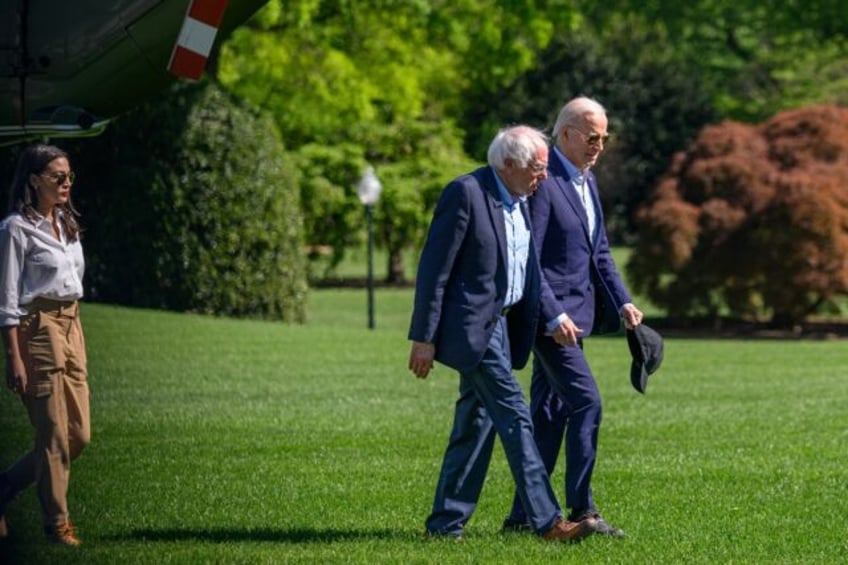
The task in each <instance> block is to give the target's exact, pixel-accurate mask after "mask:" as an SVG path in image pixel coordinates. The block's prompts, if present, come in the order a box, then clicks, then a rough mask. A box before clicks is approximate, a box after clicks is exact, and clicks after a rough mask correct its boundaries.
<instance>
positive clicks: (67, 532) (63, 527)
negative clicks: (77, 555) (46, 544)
mask: <svg viewBox="0 0 848 565" xmlns="http://www.w3.org/2000/svg"><path fill="white" fill-rule="evenodd" d="M44 533H45V534H46V535H47V539H49V540H50V541H52V542H53V543H57V544H60V545H72V546H77V545H80V544H81V543H82V540H81V539H79V538H78V537H77V534H76V532H75V531H74V525H73V524H72V523H71V522H65V523H64V524H59V525H58V526H54V527H52V528H44Z"/></svg>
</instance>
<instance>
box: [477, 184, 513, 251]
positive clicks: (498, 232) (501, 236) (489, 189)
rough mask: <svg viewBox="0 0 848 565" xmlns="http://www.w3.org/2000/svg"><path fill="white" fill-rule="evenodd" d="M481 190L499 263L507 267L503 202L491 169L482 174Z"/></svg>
mask: <svg viewBox="0 0 848 565" xmlns="http://www.w3.org/2000/svg"><path fill="white" fill-rule="evenodd" d="M482 180H483V182H482V186H483V190H484V191H485V192H486V193H488V194H486V203H487V205H488V209H489V219H490V220H491V221H492V226H493V227H494V228H495V239H496V240H497V244H498V252H499V253H500V256H501V263H502V264H503V265H504V266H506V265H507V260H508V259H507V253H506V222H505V221H504V210H503V202H501V196H500V192H499V191H498V184H497V181H496V180H495V172H494V170H492V168H491V167H487V168H486V170H485V173H484V174H483V179H482Z"/></svg>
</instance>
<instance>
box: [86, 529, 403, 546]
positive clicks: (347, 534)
mask: <svg viewBox="0 0 848 565" xmlns="http://www.w3.org/2000/svg"><path fill="white" fill-rule="evenodd" d="M414 537H415V536H414V535H413V534H410V533H409V532H402V531H396V530H316V529H312V528H294V529H282V528H281V529H270V528H257V529H241V530H236V529H227V528H222V529H180V528H174V529H164V530H156V529H150V528H145V529H140V530H133V531H131V532H128V533H122V534H114V535H107V536H104V537H103V539H109V540H112V541H130V540H134V541H148V542H180V541H193V542H208V543H232V542H276V543H293V544H309V543H327V542H339V541H362V540H392V539H395V540H397V539H403V540H409V539H413V538H414Z"/></svg>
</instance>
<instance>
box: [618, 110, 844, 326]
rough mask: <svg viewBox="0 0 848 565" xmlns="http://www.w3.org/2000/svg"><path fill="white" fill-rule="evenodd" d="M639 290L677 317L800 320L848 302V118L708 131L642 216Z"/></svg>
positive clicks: (830, 113)
mask: <svg viewBox="0 0 848 565" xmlns="http://www.w3.org/2000/svg"><path fill="white" fill-rule="evenodd" d="M639 220H640V227H641V228H642V231H641V233H640V238H639V244H638V246H637V248H636V249H635V251H634V253H633V255H631V258H630V261H629V263H628V274H629V275H630V280H631V282H632V283H633V287H634V289H635V290H636V291H637V292H639V293H643V294H645V295H647V296H648V297H650V298H651V300H653V301H654V302H655V303H656V304H658V305H660V306H662V307H664V308H666V309H667V310H668V313H669V314H670V315H672V316H674V317H683V316H690V315H710V316H717V315H718V314H720V313H722V310H723V309H725V308H726V309H727V310H729V312H730V313H731V314H733V315H736V316H752V317H771V319H772V321H773V322H774V323H775V325H779V326H788V325H792V324H798V323H800V322H803V321H804V319H805V318H806V317H807V316H810V315H811V314H814V313H823V311H826V307H827V306H831V307H832V308H833V309H834V310H835V308H836V306H835V303H834V299H835V298H837V297H839V296H845V295H848V262H846V260H845V258H846V257H848V110H846V109H845V108H838V107H834V106H818V107H811V108H802V109H799V110H794V111H790V112H783V113H781V114H778V115H777V116H775V117H774V118H772V119H771V120H769V121H768V122H767V123H765V124H763V125H761V126H749V125H745V124H740V123H734V122H726V123H723V124H720V125H717V126H711V127H709V128H706V129H704V131H703V132H702V133H701V134H700V135H699V136H698V138H697V140H696V141H695V143H693V144H692V146H691V147H690V148H689V150H688V151H686V153H681V154H679V155H678V156H677V157H676V158H675V161H674V165H673V166H672V168H671V170H670V171H669V173H668V175H667V176H666V178H665V179H664V180H663V182H662V183H660V185H659V187H658V189H657V191H656V193H655V195H654V197H653V200H652V201H651V202H650V203H649V204H648V205H646V206H645V207H644V208H643V209H642V210H641V211H640V214H639Z"/></svg>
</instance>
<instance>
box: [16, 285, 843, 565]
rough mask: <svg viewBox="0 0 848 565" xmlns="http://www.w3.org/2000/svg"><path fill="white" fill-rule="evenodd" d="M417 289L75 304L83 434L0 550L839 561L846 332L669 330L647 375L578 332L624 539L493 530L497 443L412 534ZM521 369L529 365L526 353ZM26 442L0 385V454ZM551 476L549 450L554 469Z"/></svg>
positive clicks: (442, 433)
mask: <svg viewBox="0 0 848 565" xmlns="http://www.w3.org/2000/svg"><path fill="white" fill-rule="evenodd" d="M411 297H412V292H411V291H410V290H385V289H379V290H378V291H377V295H376V299H377V300H376V306H377V329H376V330H375V331H369V330H368V329H366V303H365V292H364V291H363V290H322V291H314V292H312V293H311V295H310V312H311V317H310V323H309V324H308V325H305V326H287V325H283V324H276V323H267V322H257V321H239V320H229V319H216V318H209V317H201V316H194V315H180V314H173V313H161V312H153V311H144V310H131V309H125V308H117V307H110V306H104V305H94V304H86V305H85V306H84V310H83V316H84V323H85V326H86V331H87V338H88V350H89V357H90V372H91V385H92V390H93V400H92V403H93V409H92V411H93V443H92V445H91V446H90V448H89V449H88V451H87V452H86V453H85V454H84V455H83V456H82V457H81V458H80V459H79V460H78V461H77V462H76V463H75V465H74V467H73V480H72V485H71V487H72V489H71V496H70V498H71V509H72V513H73V518H74V519H75V521H76V522H77V523H78V525H79V527H80V530H81V535H82V537H83V539H84V541H85V543H84V545H83V546H82V547H80V548H76V549H71V548H63V547H51V546H47V545H45V543H44V541H43V539H42V536H41V532H40V518H39V510H38V505H37V502H36V500H35V496H34V494H33V491H32V489H30V490H28V491H26V492H25V493H24V494H23V495H22V497H21V498H19V499H18V500H17V501H16V502H15V503H14V504H13V506H12V507H11V509H10V511H9V520H10V522H11V528H12V530H13V535H12V537H11V539H9V540H7V541H6V542H5V543H3V544H0V563H22V564H24V563H26V564H29V563H103V564H122V563H124V564H131V563H132V564H134V563H151V564H158V563H192V564H193V563H245V564H247V563H250V564H253V563H310V564H311V563H528V564H530V563H533V564H535V563H540V562H549V561H556V562H564V563H651V564H653V563H837V562H845V561H846V559H848V541H846V539H848V536H846V533H848V529H846V528H848V526H846V516H848V486H846V485H848V471H846V470H845V465H846V448H848V413H846V406H848V386H846V381H845V378H846V374H848V373H846V369H848V367H846V365H848V342H846V341H730V340H720V341H707V340H686V339H673V340H668V341H667V343H666V359H665V363H664V365H663V367H662V369H661V370H660V372H659V373H658V374H656V375H654V376H653V377H651V379H652V380H651V382H650V384H649V387H648V393H647V394H646V395H644V396H642V395H639V394H637V393H636V392H635V391H634V390H633V389H632V388H631V387H630V384H629V380H628V368H629V359H628V353H627V348H626V345H625V343H624V340H623V339H622V338H621V337H620V336H618V337H610V338H597V339H590V340H588V342H587V352H588V355H589V357H590V360H591V362H592V364H593V367H594V369H595V371H596V373H597V376H598V380H599V383H600V386H601V389H602V394H603V397H604V402H605V414H604V418H605V420H604V425H603V428H602V433H601V454H600V460H599V462H598V466H597V468H596V478H595V481H594V486H595V496H596V500H597V502H598V504H599V505H600V508H601V510H602V511H603V513H604V514H605V516H606V517H607V518H608V519H609V520H610V521H611V522H613V523H614V524H615V525H617V526H619V527H622V528H624V529H625V530H626V531H627V534H628V537H627V538H626V539H625V540H611V539H600V538H590V539H588V540H586V541H585V542H583V543H580V544H577V545H548V544H545V543H543V542H541V541H540V540H538V539H536V538H534V537H532V536H529V535H509V536H505V535H501V534H499V533H498V529H499V527H500V523H501V521H502V519H503V518H504V516H505V515H506V513H507V511H508V508H509V504H510V501H511V498H512V486H511V478H510V475H509V472H508V469H507V466H506V462H505V459H504V457H503V453H502V451H500V448H498V451H497V452H496V453H495V457H494V459H493V463H492V467H491V469H490V471H489V478H488V481H487V483H486V486H485V488H484V491H483V497H482V499H481V501H480V506H479V507H478V510H477V512H476V513H475V515H474V517H473V519H472V521H471V522H470V523H469V525H468V529H467V539H466V541H465V542H464V543H461V544H456V543H448V542H438V541H427V540H425V539H423V537H422V535H421V533H422V531H423V521H424V518H425V517H426V515H427V513H428V511H429V509H430V504H431V502H432V495H433V490H434V487H435V482H436V478H437V474H438V469H439V463H440V458H441V455H442V453H443V450H444V448H445V445H446V442H447V436H448V433H449V430H450V425H451V416H452V410H453V404H454V401H455V399H456V387H457V379H456V376H455V374H454V373H453V372H452V371H450V370H448V369H445V368H444V367H437V369H436V371H435V373H434V374H432V375H431V377H430V378H429V379H428V380H427V381H423V382H422V381H418V380H417V379H415V378H414V377H412V375H411V374H410V373H409V372H408V371H407V370H406V362H407V355H408V351H409V345H408V342H407V340H406V326H407V323H408V318H409V309H410V303H411ZM520 378H521V380H522V382H523V383H525V384H526V383H527V381H528V373H527V372H526V371H524V372H522V373H521V375H520ZM28 444H29V429H28V426H27V424H26V421H25V415H24V411H23V408H22V406H21V405H20V403H19V402H18V401H17V400H16V399H15V398H14V397H13V396H12V395H11V394H10V393H8V392H6V391H3V393H2V394H0V465H2V466H6V465H7V464H9V463H10V462H11V461H12V459H13V457H14V456H16V455H17V454H18V453H20V452H22V451H23V450H24V449H25V448H26V447H27V446H28ZM554 483H555V486H556V490H557V491H558V492H560V493H561V490H562V486H561V485H562V469H561V468H560V469H558V470H557V473H556V475H555V477H554Z"/></svg>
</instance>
